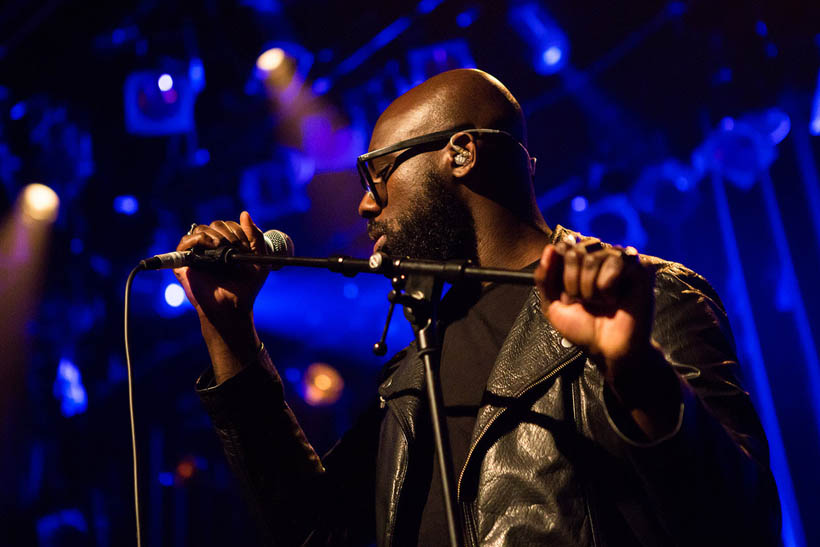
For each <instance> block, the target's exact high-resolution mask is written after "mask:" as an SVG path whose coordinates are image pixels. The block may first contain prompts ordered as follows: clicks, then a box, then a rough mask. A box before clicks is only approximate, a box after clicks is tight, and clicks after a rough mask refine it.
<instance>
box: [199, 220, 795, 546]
mask: <svg viewBox="0 0 820 547" xmlns="http://www.w3.org/2000/svg"><path fill="white" fill-rule="evenodd" d="M566 233H568V232H567V231H566V230H563V229H562V228H560V227H558V228H556V230H555V237H556V238H558V237H561V236H562V235H564V234H566ZM646 260H647V261H648V263H651V264H652V265H653V267H654V268H655V270H656V287H655V295H656V301H655V322H654V326H653V332H652V336H653V339H654V340H655V341H656V342H658V343H659V344H660V346H661V347H662V348H663V350H664V353H665V355H666V358H667V360H668V361H669V363H670V364H671V365H672V366H673V367H674V368H675V370H676V371H677V372H678V375H679V377H680V380H681V385H682V391H683V394H684V396H683V404H682V407H681V415H680V422H679V427H678V428H677V429H676V430H675V431H674V432H673V433H672V434H670V435H669V436H668V437H666V438H664V439H661V440H659V441H656V442H653V443H646V442H641V439H640V433H639V431H637V430H631V429H629V423H630V421H629V419H627V418H625V417H624V416H621V415H620V414H619V412H618V407H617V404H614V403H613V402H612V401H611V400H610V397H611V396H610V395H609V393H608V390H607V388H605V386H604V381H603V378H602V376H601V375H600V373H599V372H598V369H597V368H596V367H595V366H594V365H593V364H592V363H591V362H590V361H589V360H588V359H587V358H586V356H585V354H584V353H583V352H582V351H581V349H580V348H577V347H574V346H572V345H571V344H569V343H568V341H566V340H563V339H562V337H561V336H560V335H559V334H558V333H557V332H556V331H555V330H554V329H553V328H552V327H551V326H550V325H549V324H548V322H547V321H546V320H545V319H544V317H543V315H542V314H541V310H540V301H539V297H538V293H537V292H536V291H535V290H533V292H532V294H531V297H530V298H529V299H528V300H527V302H526V304H525V306H524V308H523V309H522V310H521V312H520V314H519V316H518V318H517V319H516V321H515V323H514V325H513V327H512V329H511V331H510V334H509V336H508V337H507V340H506V341H505V343H504V345H503V347H502V349H501V351H500V353H499V355H498V358H497V360H496V363H495V366H494V368H493V371H492V372H491V374H490V378H489V380H488V383H487V389H486V395H485V400H486V404H485V405H484V406H482V408H481V409H480V410H479V413H478V417H477V420H476V426H475V429H474V433H473V441H472V445H471V448H470V451H469V454H468V458H467V462H466V463H465V465H464V468H463V470H462V472H461V474H460V476H458V477H457V493H458V502H459V506H460V509H461V515H462V520H463V524H464V536H465V543H466V544H467V545H589V546H606V545H615V546H629V545H641V546H650V545H659V546H660V545H663V546H666V545H777V544H779V541H780V540H779V532H780V512H779V503H778V499H777V494H776V490H775V486H774V480H773V478H772V475H771V472H770V470H769V466H768V447H767V444H766V440H765V436H764V433H763V431H762V428H761V426H760V424H759V421H758V419H757V416H756V414H755V411H754V409H753V407H752V405H751V402H750V400H749V397H748V395H747V394H746V393H745V392H744V391H743V390H742V389H741V387H740V386H739V384H738V382H737V380H736V374H737V372H738V370H737V363H736V358H735V354H734V348H733V341H732V335H731V332H730V331H729V326H728V322H727V318H726V315H725V312H724V310H723V306H722V304H721V303H720V301H719V300H718V297H717V295H716V294H715V293H714V291H713V290H712V289H711V287H710V286H709V285H708V283H707V282H706V281H705V280H704V279H703V278H702V277H700V276H698V275H697V274H695V273H693V272H691V271H690V270H687V269H686V268H684V267H682V266H681V265H679V264H675V263H670V262H665V261H661V260H658V259H651V258H646ZM211 383H212V375H210V374H209V373H206V374H205V375H203V377H202V378H200V380H199V382H198V389H199V394H200V396H201V398H202V400H203V402H204V403H205V406H206V408H207V410H208V412H209V414H210V415H211V418H212V420H213V423H214V425H215V427H216V430H217V433H218V434H219V436H220V439H221V441H222V443H223V446H224V449H225V453H226V455H227V457H228V460H229V463H230V465H231V467H232V469H233V470H234V472H235V473H236V475H237V476H238V478H239V480H240V482H241V483H242V484H243V486H244V489H245V491H246V493H247V495H248V498H249V501H250V505H251V507H252V508H253V510H254V511H255V512H256V513H257V516H258V518H259V520H260V522H261V523H262V525H263V529H264V533H265V537H266V538H267V539H268V540H269V541H270V542H271V543H272V544H277V545H300V544H307V545H369V544H373V543H374V542H376V543H378V545H380V546H394V545H405V544H414V543H413V542H414V541H415V527H416V526H417V525H418V521H417V519H416V518H415V517H414V515H415V516H417V513H418V509H419V503H423V498H421V499H419V497H418V496H419V494H418V490H419V489H417V488H415V485H417V484H419V482H418V481H419V480H424V479H423V478H421V479H417V476H418V477H425V475H424V474H423V473H421V474H418V473H420V471H419V470H420V469H423V468H424V465H429V462H430V461H431V458H432V456H431V454H432V452H431V450H432V449H431V448H430V445H429V443H428V442H426V441H425V440H426V423H427V419H428V418H427V415H426V412H425V409H426V401H425V400H424V396H423V369H422V365H421V361H420V360H419V359H418V358H417V355H416V352H415V349H414V347H413V346H412V345H411V346H410V347H409V348H407V349H405V350H404V351H402V352H400V353H399V354H398V355H396V356H395V357H394V358H393V359H392V360H391V362H390V363H388V366H387V367H386V379H385V380H384V382H383V383H382V384H381V386H380V387H379V404H374V405H373V408H372V409H370V410H369V411H368V412H366V413H365V414H364V415H363V416H362V418H361V419H360V420H359V421H358V422H357V424H356V425H355V426H354V427H353V428H352V429H351V430H350V431H349V432H348V433H347V434H346V435H345V436H344V437H343V438H342V439H341V440H340V442H339V443H338V444H337V445H336V447H334V449H333V450H331V452H330V453H329V454H328V455H327V456H325V457H324V458H322V459H321V460H320V458H319V457H318V456H317V455H316V453H315V452H314V451H313V449H312V447H311V446H310V444H309V443H308V442H307V440H306V439H305V437H304V434H303V433H302V431H301V429H300V428H299V426H298V424H297V422H296V420H295V418H294V417H293V415H292V413H291V411H290V409H289V408H288V406H287V404H286V403H285V401H284V397H283V394H282V384H281V380H280V379H279V376H278V375H277V373H276V371H275V369H274V368H273V365H272V364H271V362H270V359H269V357H268V355H267V353H265V352H262V355H261V356H260V359H259V363H255V364H253V365H251V366H248V367H247V368H246V369H244V370H243V371H242V372H241V373H239V374H238V375H236V376H234V377H233V378H231V379H229V380H228V381H226V382H224V383H223V384H220V385H219V386H216V387H207V386H209V385H210V384H211ZM427 480H429V478H428V479H427ZM374 492H375V496H374ZM443 537H444V535H443Z"/></svg>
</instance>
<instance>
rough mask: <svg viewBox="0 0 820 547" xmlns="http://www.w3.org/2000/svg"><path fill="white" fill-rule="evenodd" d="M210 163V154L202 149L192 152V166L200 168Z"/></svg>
mask: <svg viewBox="0 0 820 547" xmlns="http://www.w3.org/2000/svg"><path fill="white" fill-rule="evenodd" d="M209 161H211V153H210V152H208V151H207V150H206V149H204V148H200V149H199V150H197V151H196V152H194V165H196V166H198V167H201V166H203V165H205V164H206V163H208V162H209Z"/></svg>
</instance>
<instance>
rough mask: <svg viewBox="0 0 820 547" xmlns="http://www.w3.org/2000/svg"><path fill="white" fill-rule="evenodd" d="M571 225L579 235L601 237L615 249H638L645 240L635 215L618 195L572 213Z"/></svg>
mask: <svg viewBox="0 0 820 547" xmlns="http://www.w3.org/2000/svg"><path fill="white" fill-rule="evenodd" d="M570 221H571V226H573V227H574V228H576V229H577V230H578V231H579V232H581V233H584V234H587V233H589V234H596V235H600V236H601V238H603V239H604V240H605V241H611V242H612V243H614V244H617V245H624V246H626V245H633V246H635V247H638V248H639V249H640V248H641V247H643V246H644V244H645V243H646V240H647V234H646V231H645V230H644V229H643V226H642V225H641V218H640V215H639V214H638V211H636V210H635V208H634V207H633V206H632V204H631V203H630V202H629V200H627V198H626V196H624V195H621V194H615V195H610V196H607V197H604V198H602V199H600V200H598V201H596V202H594V203H590V204H588V205H587V207H586V208H585V209H584V210H583V211H573V212H572V213H571V214H570Z"/></svg>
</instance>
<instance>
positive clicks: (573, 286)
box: [563, 247, 583, 298]
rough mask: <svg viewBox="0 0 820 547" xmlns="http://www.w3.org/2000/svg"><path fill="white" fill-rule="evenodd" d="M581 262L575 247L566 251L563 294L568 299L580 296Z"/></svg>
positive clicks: (581, 258)
mask: <svg viewBox="0 0 820 547" xmlns="http://www.w3.org/2000/svg"><path fill="white" fill-rule="evenodd" d="M581 260H583V257H582V256H581V254H580V253H579V251H578V249H577V248H575V247H572V248H569V249H567V252H566V253H564V275H563V282H564V292H565V293H566V295H567V296H568V297H570V298H578V296H580V294H581V293H580V287H579V282H580V276H581V264H580V262H581Z"/></svg>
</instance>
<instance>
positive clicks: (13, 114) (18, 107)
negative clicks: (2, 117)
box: [9, 101, 26, 120]
mask: <svg viewBox="0 0 820 547" xmlns="http://www.w3.org/2000/svg"><path fill="white" fill-rule="evenodd" d="M25 115H26V103H24V102H22V101H21V102H19V103H17V104H15V105H14V106H12V107H11V110H9V117H10V118H11V119H12V120H19V119H20V118H22V117H23V116H25Z"/></svg>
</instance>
